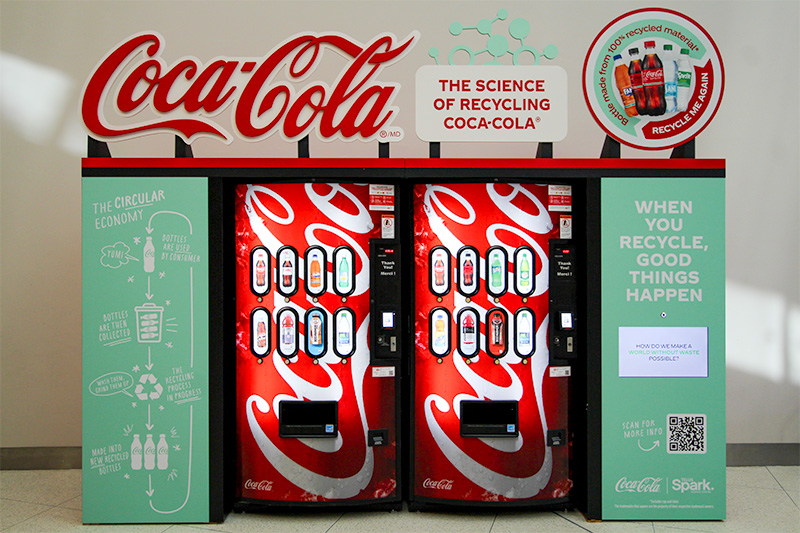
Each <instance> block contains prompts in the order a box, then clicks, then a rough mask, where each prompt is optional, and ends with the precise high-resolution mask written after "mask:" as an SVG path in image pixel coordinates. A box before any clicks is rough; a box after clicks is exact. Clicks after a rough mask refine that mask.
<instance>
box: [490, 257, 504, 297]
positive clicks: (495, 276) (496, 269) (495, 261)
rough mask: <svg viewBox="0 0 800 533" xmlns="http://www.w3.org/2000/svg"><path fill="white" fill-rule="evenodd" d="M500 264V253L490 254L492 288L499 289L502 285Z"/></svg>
mask: <svg viewBox="0 0 800 533" xmlns="http://www.w3.org/2000/svg"><path fill="white" fill-rule="evenodd" d="M501 270H502V268H501V266H500V254H497V253H496V254H492V288H494V289H496V290H500V288H501V287H502V286H503V284H502V277H501V274H502V272H501Z"/></svg>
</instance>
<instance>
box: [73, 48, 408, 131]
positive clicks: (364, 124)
mask: <svg viewBox="0 0 800 533" xmlns="http://www.w3.org/2000/svg"><path fill="white" fill-rule="evenodd" d="M418 37H419V34H418V33H417V32H412V33H411V34H409V35H408V36H407V37H406V38H405V39H404V40H403V41H399V40H398V39H397V38H396V37H395V36H394V35H391V34H388V33H385V34H381V35H378V36H376V37H374V38H373V39H372V40H371V41H370V42H369V43H367V44H361V43H359V42H358V41H356V40H354V39H352V38H351V37H348V36H346V35H343V34H340V33H333V32H331V33H324V34H316V33H310V32H309V33H303V34H298V35H295V36H292V37H290V38H288V39H286V40H285V41H284V42H282V43H280V44H279V45H278V46H276V47H275V48H274V49H273V50H272V51H271V52H269V53H268V54H267V55H265V56H264V57H260V58H215V59H213V60H212V61H209V62H208V63H206V64H203V63H201V62H200V61H199V60H198V59H196V58H192V57H184V58H181V59H179V60H177V61H175V62H174V63H172V64H171V65H168V64H167V62H166V61H165V60H164V59H163V57H162V53H163V50H164V39H163V38H162V37H161V36H160V35H158V34H157V33H154V32H147V33H140V34H137V35H133V36H132V37H130V38H129V39H127V40H125V41H123V42H122V43H120V44H119V45H118V46H117V47H116V48H115V49H113V50H112V51H111V52H109V53H108V55H106V57H105V58H103V59H102V60H101V61H100V63H98V65H97V66H96V67H95V69H94V70H93V72H92V74H91V75H90V76H89V79H88V80H87V82H86V85H85V87H84V89H83V95H82V98H81V113H82V116H83V121H84V124H85V125H86V127H87V128H88V129H89V131H90V132H91V134H92V135H93V136H94V137H96V138H98V139H102V140H122V139H127V138H131V137H137V136H140V135H145V134H149V133H159V132H164V131H170V132H175V133H177V134H179V135H181V136H182V137H183V138H184V139H185V140H186V141H187V142H188V141H191V140H192V139H193V138H195V137H199V136H208V137H212V138H217V139H220V140H222V141H224V142H226V143H229V142H231V141H232V140H233V135H232V134H231V133H230V132H229V131H227V130H226V129H225V128H224V127H223V126H222V125H221V124H219V122H218V121H215V120H214V117H216V116H217V115H219V114H220V113H221V112H222V111H223V110H225V109H227V108H228V107H230V106H232V110H231V122H232V126H233V130H234V132H235V133H236V135H237V136H238V137H240V138H242V139H245V140H250V141H255V140H260V139H263V138H265V137H268V136H270V135H272V134H274V133H276V132H278V133H280V134H281V135H282V136H283V137H284V138H285V139H287V140H293V139H298V138H302V137H304V136H306V135H308V134H309V132H310V131H311V130H316V131H317V133H318V135H319V136H320V137H322V138H324V139H337V138H338V139H345V140H351V139H356V138H358V139H362V140H371V139H373V138H376V137H379V136H380V135H379V134H380V133H381V132H386V131H387V129H388V128H389V126H390V125H391V123H392V121H393V120H394V119H395V117H396V116H397V113H398V111H399V110H398V108H397V107H395V106H393V105H392V102H393V100H394V98H395V97H396V96H397V93H398V90H399V88H400V86H399V84H397V83H391V82H384V81H379V80H378V79H377V78H378V75H379V74H380V72H381V71H382V69H383V68H385V67H387V66H389V65H391V64H392V63H395V62H397V61H399V60H400V59H401V58H402V57H404V56H405V54H406V53H408V51H409V50H410V49H411V48H412V47H413V45H414V44H415V42H416V41H417V40H418ZM330 52H335V53H336V54H338V55H340V56H342V57H344V58H345V59H346V64H345V66H344V67H343V68H342V69H341V70H340V71H339V73H338V76H337V78H336V79H335V80H332V81H331V83H326V82H325V81H323V80H315V79H314V78H313V76H312V74H313V73H314V72H315V70H316V69H317V67H318V66H319V65H321V64H323V63H324V62H326V61H328V62H330V61H331V60H330V59H329V56H331V55H332V54H331V53H330ZM284 78H285V81H283V79H284ZM279 79H280V80H281V81H278V80H279ZM110 110H113V113H110ZM145 110H149V111H150V112H151V113H152V116H151V117H150V118H149V119H148V118H138V116H139V115H140V114H141V113H142V112H143V111H145ZM380 137H381V139H382V140H384V137H385V136H380Z"/></svg>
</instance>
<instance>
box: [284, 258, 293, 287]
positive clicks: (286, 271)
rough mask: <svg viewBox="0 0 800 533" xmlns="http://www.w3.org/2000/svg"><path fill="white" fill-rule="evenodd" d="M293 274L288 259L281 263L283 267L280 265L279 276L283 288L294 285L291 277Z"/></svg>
mask: <svg viewBox="0 0 800 533" xmlns="http://www.w3.org/2000/svg"><path fill="white" fill-rule="evenodd" d="M293 274H294V269H293V268H292V262H291V261H289V260H288V259H285V260H284V261H283V265H281V276H282V278H283V286H284V287H285V288H289V287H291V286H292V285H294V283H292V277H293Z"/></svg>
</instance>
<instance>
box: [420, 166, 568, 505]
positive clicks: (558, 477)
mask: <svg viewBox="0 0 800 533" xmlns="http://www.w3.org/2000/svg"><path fill="white" fill-rule="evenodd" d="M423 173H424V172H423ZM440 174H442V172H440ZM461 174H462V175H464V174H465V173H464V172H462V173H461ZM450 175H453V174H452V173H451V174H450ZM467 175H468V176H474V175H475V173H474V172H472V173H470V174H467ZM572 205H573V187H572V185H570V184H569V182H565V181H561V182H557V181H556V182H548V183H545V184H542V183H541V182H537V181H531V180H520V179H514V178H511V179H508V178H507V179H505V180H497V179H484V180H475V179H470V178H467V179H461V180H459V181H458V182H455V181H453V180H452V179H451V180H450V181H444V180H442V179H440V180H438V181H435V180H431V181H430V182H419V183H416V184H415V185H414V187H413V217H414V223H413V224H414V228H413V248H414V269H413V273H414V286H415V290H414V332H415V334H414V338H415V346H414V350H413V355H412V357H413V373H412V378H413V386H412V388H413V393H412V403H413V423H412V432H413V435H412V441H413V444H412V449H411V455H412V459H411V461H412V474H411V480H410V503H411V507H412V508H425V507H429V506H442V505H445V506H447V505H453V506H458V505H462V506H469V507H473V508H474V507H475V506H476V505H477V506H481V505H486V506H542V505H562V506H563V505H564V504H566V503H568V502H569V501H570V493H571V489H572V486H573V479H574V478H573V474H572V468H571V446H572V439H571V438H570V418H569V410H570V387H571V379H572V378H571V364H572V363H573V362H574V361H575V359H576V357H577V354H578V351H579V339H580V337H579V335H578V334H577V331H578V326H579V323H580V320H581V317H580V316H579V313H578V312H577V307H576V300H575V298H576V272H577V269H578V264H579V261H580V251H579V250H578V249H577V248H576V247H575V246H574V245H573V242H574V241H573V235H572V227H573V220H572V217H573V215H574V213H573V212H572Z"/></svg>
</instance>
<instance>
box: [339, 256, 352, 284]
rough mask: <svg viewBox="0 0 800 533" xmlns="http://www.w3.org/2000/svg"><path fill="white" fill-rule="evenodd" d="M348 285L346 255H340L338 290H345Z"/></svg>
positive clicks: (348, 272) (348, 273)
mask: <svg viewBox="0 0 800 533" xmlns="http://www.w3.org/2000/svg"><path fill="white" fill-rule="evenodd" d="M349 285H350V267H349V266H348V264H347V257H342V260H341V261H340V262H339V290H342V291H344V290H347V289H348V287H349Z"/></svg>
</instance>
